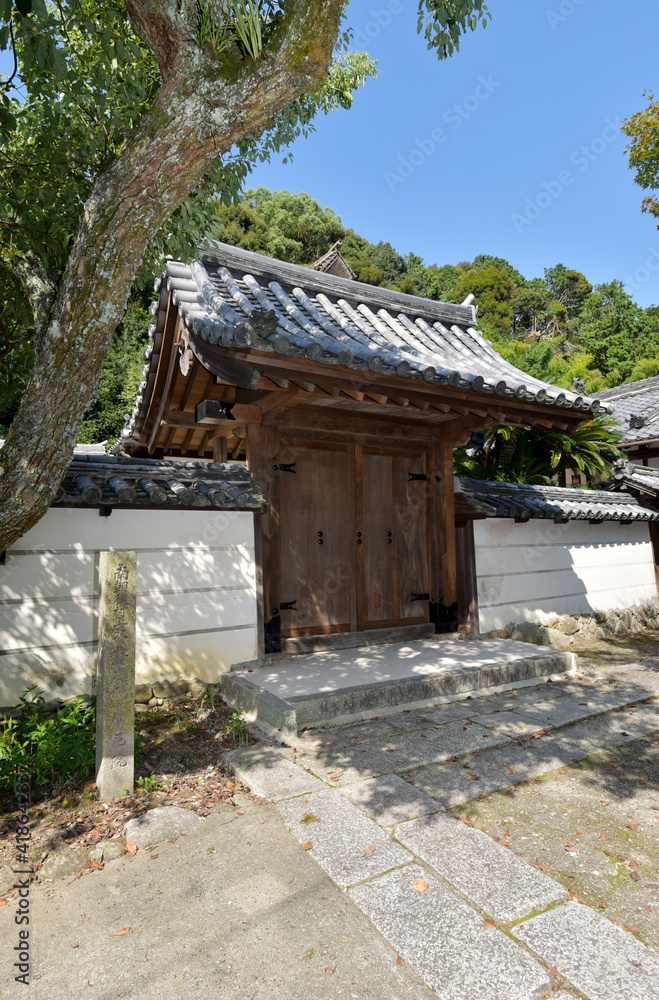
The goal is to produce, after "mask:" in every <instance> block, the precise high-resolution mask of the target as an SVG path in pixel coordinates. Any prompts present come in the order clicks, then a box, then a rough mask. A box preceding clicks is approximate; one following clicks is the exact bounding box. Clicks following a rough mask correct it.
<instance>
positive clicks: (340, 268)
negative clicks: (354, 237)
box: [309, 240, 355, 279]
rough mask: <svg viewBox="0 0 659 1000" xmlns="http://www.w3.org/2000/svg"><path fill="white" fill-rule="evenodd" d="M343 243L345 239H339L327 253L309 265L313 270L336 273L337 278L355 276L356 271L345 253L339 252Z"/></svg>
mask: <svg viewBox="0 0 659 1000" xmlns="http://www.w3.org/2000/svg"><path fill="white" fill-rule="evenodd" d="M342 243H343V240H337V241H336V243H335V244H334V246H333V247H330V249H329V250H328V251H327V253H326V254H323V256H322V257H319V258H318V260H315V261H314V262H313V264H310V265H309V267H310V268H311V270H313V271H323V272H324V273H325V274H335V275H336V276H337V278H351V279H352V278H354V277H355V272H354V271H353V269H352V268H351V267H350V264H349V263H348V261H347V260H346V259H345V257H344V256H343V254H342V253H340V252H339V247H340V246H341V244H342Z"/></svg>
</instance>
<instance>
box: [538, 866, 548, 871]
mask: <svg viewBox="0 0 659 1000" xmlns="http://www.w3.org/2000/svg"><path fill="white" fill-rule="evenodd" d="M538 868H539V869H540V871H541V872H548V871H549V868H547V866H546V865H538Z"/></svg>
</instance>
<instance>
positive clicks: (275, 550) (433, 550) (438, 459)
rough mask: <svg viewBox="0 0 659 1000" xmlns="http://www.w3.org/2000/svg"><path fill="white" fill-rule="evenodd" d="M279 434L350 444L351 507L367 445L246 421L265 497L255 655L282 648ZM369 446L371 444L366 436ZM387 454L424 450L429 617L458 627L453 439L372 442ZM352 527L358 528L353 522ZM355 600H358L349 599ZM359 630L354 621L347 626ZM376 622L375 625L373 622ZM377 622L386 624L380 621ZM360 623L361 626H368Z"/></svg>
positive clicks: (439, 626)
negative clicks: (359, 459) (359, 451)
mask: <svg viewBox="0 0 659 1000" xmlns="http://www.w3.org/2000/svg"><path fill="white" fill-rule="evenodd" d="M282 437H283V438H284V439H285V440H286V442H287V443H288V442H289V441H299V442H304V443H306V444H308V445H309V446H311V447H314V446H316V445H318V444H321V443H323V444H324V443H327V444H331V443H334V444H336V445H348V448H349V453H350V452H351V453H352V455H353V479H352V482H353V484H354V487H353V488H354V490H355V495H354V496H353V497H352V498H351V499H352V505H353V509H354V510H358V509H359V504H358V502H357V501H358V500H361V499H362V498H360V497H358V496H357V490H358V486H357V477H356V449H357V448H358V447H363V446H366V445H365V444H364V443H363V442H362V443H361V444H359V445H358V444H355V439H354V437H353V436H351V435H349V434H346V435H343V434H341V433H340V432H337V433H336V434H333V435H332V437H331V439H330V438H329V437H326V438H325V440H324V441H322V442H321V441H320V440H318V439H317V438H315V437H314V435H313V434H310V435H309V436H308V437H307V435H306V434H305V431H304V429H303V428H296V429H292V428H291V429H290V430H289V429H288V428H279V427H278V426H276V425H275V424H263V425H258V424H254V425H250V426H248V427H247V439H246V446H247V465H248V467H249V469H250V473H251V475H252V477H253V479H254V480H255V482H257V483H258V484H259V485H260V486H261V489H262V491H263V495H264V497H265V501H266V503H265V507H264V510H263V511H262V512H261V513H259V514H256V515H255V519H254V530H255V543H254V552H255V561H256V587H257V605H258V607H257V627H258V655H259V657H261V658H262V657H263V656H264V655H267V654H270V653H276V652H279V651H280V650H281V618H280V614H279V601H280V597H281V595H280V579H281V503H280V487H279V483H280V480H279V471H278V466H279V464H280V450H281V439H282ZM368 447H369V448H370V447H371V445H370V442H369V445H368ZM373 447H374V448H378V447H381V448H382V450H383V451H385V452H388V453H390V454H396V453H403V454H409V452H410V451H411V450H412V449H414V450H418V451H425V452H426V454H427V459H426V461H427V472H426V474H427V476H428V484H429V489H428V505H427V531H428V534H427V544H428V548H429V571H430V591H429V593H430V619H431V621H432V622H434V624H435V630H436V631H437V632H451V631H456V629H457V625H458V615H457V606H458V605H457V601H458V591H457V566H456V539H455V513H454V498H453V443H450V442H444V441H443V440H441V439H440V440H439V441H437V442H436V443H433V444H430V445H429V444H428V442H427V441H423V440H418V439H415V440H413V441H412V440H410V441H408V440H402V439H401V438H392V440H391V442H390V443H389V442H388V443H387V445H379V444H378V445H376V444H373ZM353 527H354V531H355V533H356V531H357V530H361V529H358V528H357V526H356V524H354V525H353ZM356 548H357V546H356V545H355V549H354V559H353V564H352V568H353V572H352V582H351V586H355V587H356V579H357V574H356V569H357V565H356V563H357V555H356ZM353 606H354V607H356V606H357V601H356V600H355V601H354V602H353ZM351 627H352V628H353V630H354V632H355V634H359V633H358V628H357V621H356V620H355V621H353V622H352V626H351ZM374 627H375V626H374ZM378 627H383V628H384V627H386V625H385V624H384V623H382V624H380V623H378ZM368 631H370V629H364V630H362V632H368Z"/></svg>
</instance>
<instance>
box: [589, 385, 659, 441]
mask: <svg viewBox="0 0 659 1000" xmlns="http://www.w3.org/2000/svg"><path fill="white" fill-rule="evenodd" d="M598 395H599V397H600V399H602V400H605V401H606V402H607V403H615V414H616V417H617V418H618V421H619V423H620V425H621V431H622V433H623V434H624V444H635V443H636V442H640V441H654V440H656V439H659V376H657V375H656V376H654V378H645V379H642V380H641V381H640V382H630V383H629V385H619V386H616V387H615V388H614V389H606V390H605V391H604V392H600V393H599V394H598Z"/></svg>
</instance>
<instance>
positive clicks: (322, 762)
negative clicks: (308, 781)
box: [296, 743, 395, 788]
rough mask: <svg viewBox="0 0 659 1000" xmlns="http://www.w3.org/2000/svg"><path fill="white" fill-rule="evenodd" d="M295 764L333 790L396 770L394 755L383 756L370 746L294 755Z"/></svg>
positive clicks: (386, 754)
mask: <svg viewBox="0 0 659 1000" xmlns="http://www.w3.org/2000/svg"><path fill="white" fill-rule="evenodd" d="M296 762H297V763H298V764H299V765H300V767H303V768H309V769H310V770H312V771H313V773H314V774H315V775H317V776H318V777H319V778H322V780H323V781H324V782H325V783H326V784H328V785H331V786H332V787H334V788H340V787H342V786H343V785H353V784H354V783H355V782H357V781H366V780H367V779H368V778H378V777H380V775H382V774H391V773H392V771H394V770H395V766H394V764H395V761H394V755H393V753H386V751H384V750H382V749H381V748H380V747H374V745H373V743H360V744H358V745H357V746H353V747H331V748H329V749H326V750H322V751H320V752H316V753H311V754H302V755H299V754H298V755H297V756H296Z"/></svg>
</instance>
